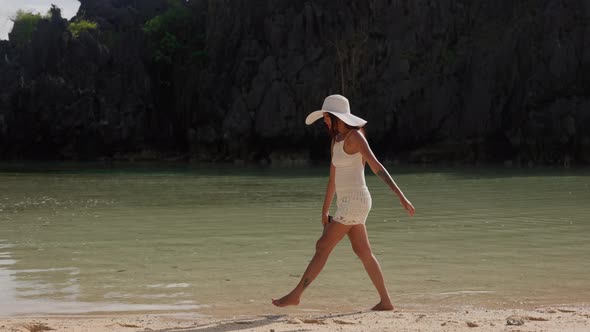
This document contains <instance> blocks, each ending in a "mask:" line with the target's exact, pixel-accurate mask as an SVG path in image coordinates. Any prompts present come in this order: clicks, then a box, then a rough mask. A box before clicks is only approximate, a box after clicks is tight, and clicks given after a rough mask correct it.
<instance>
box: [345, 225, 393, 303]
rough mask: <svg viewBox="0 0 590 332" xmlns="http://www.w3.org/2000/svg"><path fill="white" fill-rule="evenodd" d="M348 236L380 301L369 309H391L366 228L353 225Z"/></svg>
mask: <svg viewBox="0 0 590 332" xmlns="http://www.w3.org/2000/svg"><path fill="white" fill-rule="evenodd" d="M348 238H349V239H350V243H351V244H352V249H353V250H354V252H355V254H356V255H357V256H358V257H359V258H360V260H361V262H363V266H364V267H365V270H367V273H368V274H369V277H370V278H371V281H372V282H373V285H375V288H377V292H378V293H379V297H380V298H381V301H379V303H377V305H375V306H374V307H373V308H371V310H393V304H392V303H391V298H390V297H389V293H388V292H387V288H385V281H384V280H383V272H381V266H380V265H379V262H378V261H377V258H375V255H373V252H372V251H371V244H370V243H369V236H368V235H367V228H366V227H365V225H354V226H352V228H351V229H350V231H349V232H348Z"/></svg>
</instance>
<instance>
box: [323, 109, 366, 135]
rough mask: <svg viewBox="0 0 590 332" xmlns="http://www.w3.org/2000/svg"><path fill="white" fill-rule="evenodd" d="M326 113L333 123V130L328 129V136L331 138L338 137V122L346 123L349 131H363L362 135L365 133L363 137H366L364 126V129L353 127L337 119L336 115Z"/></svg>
mask: <svg viewBox="0 0 590 332" xmlns="http://www.w3.org/2000/svg"><path fill="white" fill-rule="evenodd" d="M326 113H327V114H328V116H329V117H330V120H331V122H332V128H329V129H328V134H330V137H331V138H332V139H334V138H336V135H338V129H337V128H336V127H337V126H336V121H340V122H342V123H344V125H345V126H346V128H348V129H357V130H360V131H361V133H363V135H366V134H365V126H362V127H355V126H351V125H349V124H348V123H346V122H344V121H342V120H340V118H339V117H337V116H336V115H334V114H332V113H330V112H326Z"/></svg>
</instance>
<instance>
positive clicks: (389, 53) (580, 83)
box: [0, 0, 590, 164]
mask: <svg viewBox="0 0 590 332" xmlns="http://www.w3.org/2000/svg"><path fill="white" fill-rule="evenodd" d="M80 2H81V6H80V11H79V13H78V16H79V17H84V18H86V19H90V20H93V21H96V22H97V23H98V25H99V30H98V31H91V32H86V33H83V34H82V35H81V36H80V37H79V38H73V37H72V36H71V35H70V34H69V33H68V32H67V28H66V27H67V22H66V21H65V20H63V19H60V18H54V19H50V20H43V21H42V22H41V23H40V26H39V27H38V28H37V30H36V32H35V33H34V36H33V39H32V40H31V43H30V44H29V45H27V46H26V47H23V48H17V47H16V46H15V45H12V43H10V42H1V43H0V58H1V59H0V60H2V61H1V64H0V71H1V72H2V75H1V77H0V139H1V145H0V156H2V158H5V159H7V158H31V157H38V158H51V159H55V158H66V159H78V158H96V157H100V156H107V157H109V156H113V155H115V154H116V153H119V152H120V153H130V152H138V151H144V150H156V151H175V152H180V153H184V154H187V155H190V156H192V157H194V158H198V159H205V160H235V159H241V160H254V161H256V160H269V161H271V162H272V161H275V160H301V159H304V160H305V159H309V158H311V159H316V158H327V157H328V153H327V148H328V146H329V144H328V143H327V141H326V140H327V136H326V134H325V133H324V130H323V128H321V125H317V126H312V127H307V126H305V124H304V122H303V119H304V118H305V116H306V114H307V113H309V112H311V111H313V110H316V109H318V108H319V107H320V106H321V103H322V100H323V98H324V97H325V96H326V95H329V94H332V93H341V94H344V95H346V96H347V97H348V98H349V99H350V101H351V105H352V108H353V112H354V113H356V114H358V115H359V116H361V117H364V118H365V119H367V120H368V126H367V133H368V137H369V140H370V142H371V144H372V146H373V148H374V150H376V152H377V154H378V155H379V156H380V157H381V158H388V159H402V160H408V161H413V162H436V161H461V162H480V161H507V160H509V161H510V163H531V162H533V163H565V164H568V163H573V162H584V163H588V162H590V152H589V151H590V149H589V148H590V134H588V133H589V132H590V130H589V129H590V112H589V110H590V5H589V4H588V2H587V1H584V0H568V1H564V0H533V1H527V2H518V1H516V2H515V1H509V0H498V1H493V2H490V1H476V2H473V1H461V0H439V1H431V0H416V1H402V0H369V1H352V2H349V1H341V0H329V1H321V2H319V1H285V0H271V1H268V0H265V1H261V0H215V1H205V0H191V1H190V2H186V3H185V2H181V3H185V4H184V6H186V8H187V9H188V10H189V11H190V13H191V15H192V16H191V21H190V24H188V25H187V28H186V31H181V32H179V33H178V35H177V36H176V37H178V38H179V39H182V38H184V40H186V39H187V38H193V39H200V40H201V41H200V42H198V43H190V45H191V47H196V46H195V45H197V44H198V45H199V48H200V49H198V50H196V49H195V50H191V51H190V52H188V51H186V50H184V53H182V52H180V53H178V54H180V55H178V56H176V57H175V58H173V61H171V63H168V64H166V65H162V64H158V63H156V62H154V60H153V59H152V58H150V56H149V52H150V41H149V40H148V39H147V37H146V33H145V32H144V31H143V30H142V26H143V25H144V24H145V22H146V21H147V20H149V19H150V18H153V17H154V16H156V15H160V14H162V13H164V12H165V11H166V10H167V8H168V7H167V6H168V2H167V1H164V0H149V1H146V0H143V1H136V0H108V1H104V0H103V1H99V0H81V1H80ZM187 35H188V36H189V37H187ZM193 51H195V52H196V51H199V52H202V54H205V55H206V61H201V62H195V61H191V60H190V59H188V55H191V56H194V55H195V54H196V53H195V52H193ZM199 54H201V53H199Z"/></svg>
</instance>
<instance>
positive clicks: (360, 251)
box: [352, 246, 373, 261]
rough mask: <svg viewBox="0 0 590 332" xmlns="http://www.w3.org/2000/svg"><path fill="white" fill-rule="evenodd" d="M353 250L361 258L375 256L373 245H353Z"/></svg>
mask: <svg viewBox="0 0 590 332" xmlns="http://www.w3.org/2000/svg"><path fill="white" fill-rule="evenodd" d="M352 250H353V251H354V253H355V254H356V255H357V256H358V258H360V259H361V260H363V261H364V260H365V259H370V258H372V257H373V252H372V251H371V247H368V246H353V247H352Z"/></svg>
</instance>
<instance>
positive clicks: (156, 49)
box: [143, 0, 206, 65]
mask: <svg viewBox="0 0 590 332" xmlns="http://www.w3.org/2000/svg"><path fill="white" fill-rule="evenodd" d="M168 3H169V8H168V9H167V10H166V11H165V12H164V13H162V14H161V15H158V16H156V17H154V18H152V19H151V20H149V21H147V22H146V23H145V25H144V27H143V31H144V32H145V33H146V34H147V35H148V37H149V40H150V43H151V47H152V51H151V53H152V54H151V57H152V59H153V60H154V61H156V62H159V63H164V64H168V65H170V64H172V63H173V62H176V63H178V62H180V63H185V62H187V61H188V62H200V61H202V60H204V59H205V57H206V54H205V52H204V51H202V50H200V49H197V50H196V49H195V47H198V46H197V45H195V44H198V43H199V42H200V39H202V38H199V37H198V36H197V38H195V36H194V35H193V34H192V28H191V27H192V26H193V22H192V18H193V16H192V15H191V12H190V10H189V8H188V7H187V6H186V5H185V4H183V1H179V0H170V1H169V2H168Z"/></svg>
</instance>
